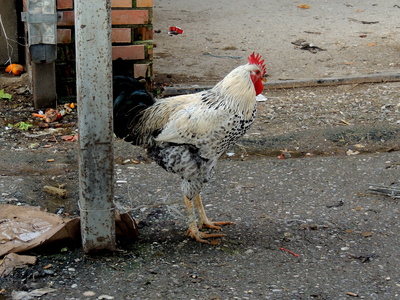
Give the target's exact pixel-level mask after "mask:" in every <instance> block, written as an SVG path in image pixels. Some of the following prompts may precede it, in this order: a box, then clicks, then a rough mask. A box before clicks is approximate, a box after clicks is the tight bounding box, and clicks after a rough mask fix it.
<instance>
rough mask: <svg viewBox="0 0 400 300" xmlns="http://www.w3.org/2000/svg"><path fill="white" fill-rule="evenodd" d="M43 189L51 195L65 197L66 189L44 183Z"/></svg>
mask: <svg viewBox="0 0 400 300" xmlns="http://www.w3.org/2000/svg"><path fill="white" fill-rule="evenodd" d="M47 161H48V160H47ZM43 191H45V192H46V193H49V194H51V195H54V196H58V197H61V198H65V197H67V191H66V190H64V189H61V188H56V187H54V186H49V185H45V186H44V187H43Z"/></svg>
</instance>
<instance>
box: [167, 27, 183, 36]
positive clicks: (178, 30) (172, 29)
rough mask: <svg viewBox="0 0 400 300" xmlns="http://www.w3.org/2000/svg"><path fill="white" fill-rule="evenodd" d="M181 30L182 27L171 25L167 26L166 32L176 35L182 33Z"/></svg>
mask: <svg viewBox="0 0 400 300" xmlns="http://www.w3.org/2000/svg"><path fill="white" fill-rule="evenodd" d="M183 32H184V31H183V30H182V28H180V27H176V26H171V27H170V28H169V31H168V34H174V35H177V34H182V33H183Z"/></svg>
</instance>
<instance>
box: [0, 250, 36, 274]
mask: <svg viewBox="0 0 400 300" xmlns="http://www.w3.org/2000/svg"><path fill="white" fill-rule="evenodd" d="M35 263H36V256H30V255H18V254H16V253H9V254H7V255H6V256H4V258H3V259H2V260H1V261H0V278H3V277H6V276H8V275H9V274H11V273H12V271H14V270H15V269H18V268H24V267H26V266H27V265H34V264H35Z"/></svg>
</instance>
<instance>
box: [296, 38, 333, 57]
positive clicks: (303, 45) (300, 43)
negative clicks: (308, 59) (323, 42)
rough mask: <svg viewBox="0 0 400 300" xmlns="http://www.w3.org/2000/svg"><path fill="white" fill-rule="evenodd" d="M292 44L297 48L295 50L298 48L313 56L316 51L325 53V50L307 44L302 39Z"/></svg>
mask: <svg viewBox="0 0 400 300" xmlns="http://www.w3.org/2000/svg"><path fill="white" fill-rule="evenodd" d="M292 44H293V45H295V46H297V48H300V49H301V50H308V51H310V52H311V53H314V54H315V53H317V52H318V51H326V49H322V48H320V47H318V46H315V45H313V44H312V43H309V42H307V41H305V40H303V39H299V40H296V41H294V42H292Z"/></svg>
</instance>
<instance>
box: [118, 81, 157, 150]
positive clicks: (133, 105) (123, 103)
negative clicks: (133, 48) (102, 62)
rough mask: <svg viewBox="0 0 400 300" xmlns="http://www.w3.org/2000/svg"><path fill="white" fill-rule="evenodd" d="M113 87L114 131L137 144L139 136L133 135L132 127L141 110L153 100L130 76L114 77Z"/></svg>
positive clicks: (137, 120)
mask: <svg viewBox="0 0 400 300" xmlns="http://www.w3.org/2000/svg"><path fill="white" fill-rule="evenodd" d="M113 89H114V92H113V99H114V106H113V113H114V133H115V135H116V136H117V137H119V138H124V139H125V141H127V142H132V143H133V144H137V141H138V140H140V138H139V137H136V136H134V133H133V128H134V127H135V125H136V124H137V123H138V122H139V121H140V118H141V115H142V112H143V111H144V110H145V109H146V108H148V107H150V106H152V105H153V104H154V103H155V100H154V99H153V97H152V96H151V95H150V94H149V93H148V92H147V91H146V90H145V88H144V87H143V85H142V84H141V83H140V82H139V81H137V80H136V79H134V78H131V77H127V76H116V77H114V85H113Z"/></svg>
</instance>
